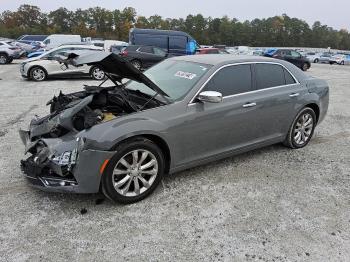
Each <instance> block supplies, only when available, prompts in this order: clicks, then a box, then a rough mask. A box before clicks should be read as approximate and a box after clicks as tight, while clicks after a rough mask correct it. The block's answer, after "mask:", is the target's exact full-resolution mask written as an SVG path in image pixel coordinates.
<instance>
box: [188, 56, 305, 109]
mask: <svg viewBox="0 0 350 262" xmlns="http://www.w3.org/2000/svg"><path fill="white" fill-rule="evenodd" d="M254 64H272V65H279V66H282V67H283V68H284V69H286V70H287V72H288V73H289V74H290V75H291V76H292V77H293V79H294V81H295V83H294V84H289V85H281V86H274V87H269V88H264V89H259V90H252V91H249V92H244V93H239V94H234V95H229V96H224V97H223V100H225V99H226V98H231V97H235V96H241V95H246V94H254V93H258V92H261V91H265V90H272V89H276V88H281V87H289V86H294V85H299V84H300V82H299V81H298V79H297V78H296V77H295V76H294V75H293V74H292V72H290V70H289V69H288V68H287V67H285V66H284V65H282V64H280V63H277V62H244V63H232V64H227V65H223V66H221V67H220V68H218V69H216V70H215V72H214V73H213V74H212V75H211V76H210V77H209V78H208V79H207V80H206V81H205V82H204V83H203V84H202V86H201V87H200V88H199V90H198V91H197V92H196V94H195V95H194V96H193V97H192V99H191V100H190V102H189V103H188V105H189V106H191V105H194V104H196V102H194V100H195V98H196V97H197V96H198V94H199V93H200V92H201V91H202V89H203V88H204V87H205V86H206V84H207V83H208V82H209V81H210V80H211V79H212V78H213V77H214V75H216V74H217V72H219V71H220V70H221V69H223V68H226V67H229V66H237V65H254ZM213 91H215V90H213Z"/></svg>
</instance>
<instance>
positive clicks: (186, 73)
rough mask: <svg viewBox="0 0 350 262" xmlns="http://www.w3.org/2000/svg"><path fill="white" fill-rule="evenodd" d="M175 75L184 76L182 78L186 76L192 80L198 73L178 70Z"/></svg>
mask: <svg viewBox="0 0 350 262" xmlns="http://www.w3.org/2000/svg"><path fill="white" fill-rule="evenodd" d="M175 76H178V77H182V78H186V79H189V80H192V79H193V78H195V77H196V76H197V75H196V74H192V73H189V72H183V71H177V72H176V74H175Z"/></svg>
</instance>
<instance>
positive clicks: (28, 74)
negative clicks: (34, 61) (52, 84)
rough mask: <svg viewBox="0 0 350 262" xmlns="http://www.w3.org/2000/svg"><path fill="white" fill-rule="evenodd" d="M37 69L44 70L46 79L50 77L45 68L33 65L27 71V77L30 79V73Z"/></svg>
mask: <svg viewBox="0 0 350 262" xmlns="http://www.w3.org/2000/svg"><path fill="white" fill-rule="evenodd" d="M35 67H39V68H41V69H42V70H44V72H45V74H46V77H48V76H49V74H48V72H47V70H46V69H45V68H44V67H43V66H40V65H32V66H31V67H29V68H28V71H27V77H28V78H30V72H31V71H32V70H33V68H35Z"/></svg>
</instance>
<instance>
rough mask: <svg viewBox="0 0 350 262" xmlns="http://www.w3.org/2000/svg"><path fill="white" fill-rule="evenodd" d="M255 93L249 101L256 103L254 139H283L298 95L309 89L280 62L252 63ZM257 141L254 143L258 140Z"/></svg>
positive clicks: (291, 118)
mask: <svg viewBox="0 0 350 262" xmlns="http://www.w3.org/2000/svg"><path fill="white" fill-rule="evenodd" d="M253 72H254V79H255V92H254V93H253V94H252V96H251V101H252V102H253V103H255V104H256V106H255V107H256V109H257V110H256V123H258V126H255V128H258V130H257V136H256V137H257V139H258V140H268V139H276V138H281V137H282V138H284V136H285V135H286V132H287V130H288V129H289V127H290V124H291V123H292V121H293V119H294V117H295V113H296V112H295V108H296V105H297V104H298V103H299V101H300V98H301V97H302V96H303V95H304V94H306V93H307V92H308V91H307V89H306V88H303V87H302V86H301V85H300V84H299V83H298V82H297V80H296V79H295V78H294V77H293V76H292V74H291V73H290V72H289V71H288V70H287V69H286V68H285V67H283V66H282V65H280V64H273V63H257V64H255V65H254V71H253ZM258 140H257V142H259V141H258Z"/></svg>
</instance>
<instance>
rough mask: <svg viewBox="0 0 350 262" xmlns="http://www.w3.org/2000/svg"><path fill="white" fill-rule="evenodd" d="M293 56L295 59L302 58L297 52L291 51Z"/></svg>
mask: <svg viewBox="0 0 350 262" xmlns="http://www.w3.org/2000/svg"><path fill="white" fill-rule="evenodd" d="M291 55H292V57H295V58H299V57H301V54H300V53H298V52H296V51H291Z"/></svg>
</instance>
